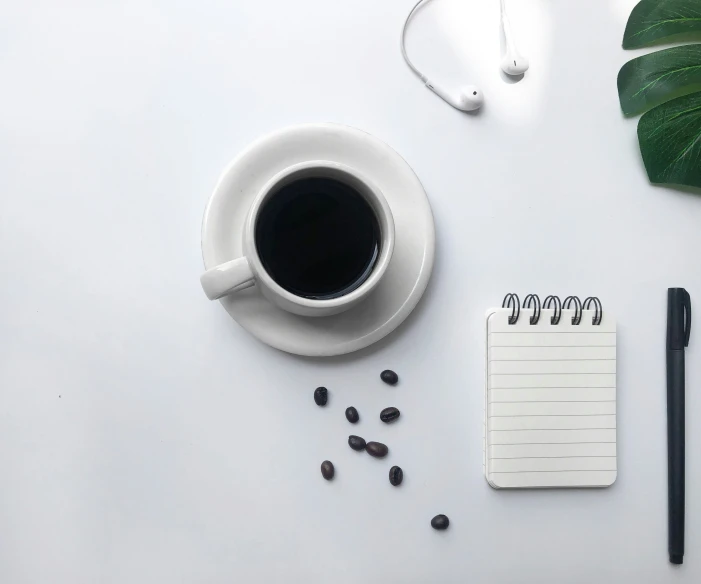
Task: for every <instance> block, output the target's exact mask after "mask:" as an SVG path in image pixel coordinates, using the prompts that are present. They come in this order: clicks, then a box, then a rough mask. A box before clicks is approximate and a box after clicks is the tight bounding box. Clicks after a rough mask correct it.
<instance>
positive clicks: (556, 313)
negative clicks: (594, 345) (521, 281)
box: [501, 294, 604, 326]
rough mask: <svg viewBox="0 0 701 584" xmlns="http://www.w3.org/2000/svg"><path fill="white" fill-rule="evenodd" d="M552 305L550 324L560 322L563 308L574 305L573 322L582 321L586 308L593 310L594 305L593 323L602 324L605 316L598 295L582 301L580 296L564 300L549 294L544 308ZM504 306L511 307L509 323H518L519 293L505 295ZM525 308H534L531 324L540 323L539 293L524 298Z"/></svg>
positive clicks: (566, 308) (576, 323)
mask: <svg viewBox="0 0 701 584" xmlns="http://www.w3.org/2000/svg"><path fill="white" fill-rule="evenodd" d="M551 306H552V308H553V315H552V316H551V317H550V324H553V325H555V324H559V323H560V318H562V310H563V308H564V309H565V310H569V309H570V307H572V306H573V307H574V316H573V317H572V324H573V325H579V324H581V322H582V316H583V315H584V311H585V310H591V307H592V306H593V307H594V316H592V319H591V323H592V324H593V325H594V326H598V325H600V324H601V321H602V319H603V318H604V308H603V306H602V305H601V301H600V300H599V299H598V298H597V297H596V296H589V297H588V298H586V299H585V300H584V302H582V301H581V300H580V299H579V297H578V296H568V297H567V298H565V301H564V302H561V301H560V297H559V296H552V295H551V296H548V297H547V298H546V299H545V302H544V303H543V304H542V308H545V309H546V310H548V309H549V308H550V307H551ZM501 307H502V308H510V309H511V315H510V316H509V324H516V323H517V322H518V319H519V317H520V316H521V302H520V300H519V298H518V295H517V294H507V295H506V296H504V301H503V302H502V303H501ZM523 308H525V309H531V308H532V309H533V313H532V314H531V316H530V318H529V322H530V323H531V324H538V321H539V320H540V314H541V303H540V298H539V297H538V295H537V294H529V295H528V296H526V297H525V298H524V299H523Z"/></svg>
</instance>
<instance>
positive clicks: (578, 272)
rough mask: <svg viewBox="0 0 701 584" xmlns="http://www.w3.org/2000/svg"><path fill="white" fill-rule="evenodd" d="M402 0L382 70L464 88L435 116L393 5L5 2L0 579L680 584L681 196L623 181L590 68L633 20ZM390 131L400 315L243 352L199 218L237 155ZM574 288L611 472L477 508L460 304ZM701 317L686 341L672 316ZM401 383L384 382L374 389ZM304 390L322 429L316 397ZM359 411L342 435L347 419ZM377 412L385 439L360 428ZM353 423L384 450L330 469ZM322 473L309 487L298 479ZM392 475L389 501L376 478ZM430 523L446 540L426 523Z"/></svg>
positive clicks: (692, 454)
mask: <svg viewBox="0 0 701 584" xmlns="http://www.w3.org/2000/svg"><path fill="white" fill-rule="evenodd" d="M510 4H511V9H512V10H511V12H512V15H511V17H512V23H513V25H514V27H515V29H516V32H517V34H518V36H519V37H520V39H521V41H522V42H521V45H522V50H523V52H524V53H526V54H527V55H528V56H529V57H530V60H531V64H532V65H531V70H530V71H529V72H528V73H527V75H526V77H525V79H524V80H523V81H522V82H521V83H518V84H508V83H506V82H505V80H504V79H503V78H502V77H501V75H500V73H499V67H498V62H499V37H498V3H497V2H496V0H492V1H491V2H488V3H485V2H483V3H478V2H476V1H474V2H473V1H470V2H468V1H467V0H465V1H462V0H440V1H436V2H433V3H432V4H429V5H428V6H427V7H425V8H424V9H422V10H421V11H420V12H419V14H418V16H417V18H416V20H415V21H414V23H413V25H412V27H411V30H410V34H409V51H410V54H411V55H412V56H413V57H414V59H415V60H416V62H417V63H418V64H420V66H421V67H423V68H424V69H426V71H427V72H431V73H432V75H431V76H432V77H433V78H434V79H435V80H437V81H438V80H440V81H442V82H444V83H445V84H447V85H450V86H453V84H460V83H477V84H479V85H480V86H481V87H482V89H483V90H484V92H485V94H486V96H487V102H486V105H485V108H484V110H483V111H482V112H481V114H480V115H477V116H471V115H464V114H461V113H459V112H457V111H454V110H453V109H451V108H450V107H448V106H447V105H445V104H444V103H443V102H441V101H440V100H439V99H438V98H437V97H435V96H434V95H432V94H431V93H430V92H429V91H427V90H426V89H424V88H422V87H421V84H420V83H419V81H418V80H417V79H415V78H414V77H413V76H412V75H411V74H410V72H409V70H408V69H407V68H406V67H405V65H404V64H403V62H402V60H401V57H400V54H399V48H398V35H399V29H400V25H401V23H402V21H403V18H404V17H405V16H406V13H407V12H408V10H409V8H410V7H411V2H404V1H399V0H392V2H378V1H377V0H355V1H353V2H350V1H337V2H329V1H328V0H298V1H297V2H286V1H282V0H269V1H267V2H242V1H241V0H235V1H233V2H232V1H231V0H228V1H211V2H199V3H196V2H172V1H165V0H162V1H159V2H142V1H136V0H134V1H125V2H121V3H116V2H114V3H109V2H94V1H87V0H86V1H80V0H66V1H65V2H61V3H58V2H38V1H26V2H14V3H7V4H6V6H5V7H4V10H3V17H2V20H1V21H0V79H1V80H2V91H1V92H0V105H1V108H0V200H1V202H2V207H1V209H2V212H1V213H0V265H1V266H2V270H3V274H4V277H3V282H2V285H1V286H0V349H1V350H0V582H3V584H5V583H6V584H23V583H45V582H52V583H64V582H65V583H71V584H79V583H90V584H92V583H97V582H100V583H124V582H129V583H132V584H135V583H142V582H143V583H154V582H187V583H195V582H196V583H204V582H208V583H230V582H241V583H244V582H245V583H258V582H260V583H270V582H304V583H311V582H363V583H370V582H378V583H379V582H383V583H385V582H461V583H462V582H470V583H472V584H476V583H490V584H498V583H507V582H533V583H539V584H548V583H557V584H560V583H562V582H572V583H580V582H581V583H590V582H597V583H608V582H631V583H633V582H635V583H636V584H645V583H655V584H660V583H665V582H677V583H678V582H684V583H692V582H698V581H699V580H700V579H701V567H700V566H701V499H700V498H699V492H701V488H700V487H701V415H700V413H701V391H698V389H699V383H700V382H701V362H700V358H701V325H695V327H698V328H695V329H694V330H695V331H696V332H694V331H692V336H691V346H690V348H689V351H688V354H687V355H688V360H689V366H688V370H689V371H688V394H687V400H688V401H687V424H688V430H687V458H686V463H687V493H688V498H687V508H686V518H687V530H686V543H687V557H686V563H685V565H684V566H682V567H678V568H674V567H672V566H670V565H669V564H668V563H667V552H666V546H667V541H666V538H667V534H666V523H667V494H666V480H667V476H666V464H667V458H666V417H665V369H664V337H665V310H666V289H667V287H668V286H685V287H687V288H688V289H689V291H690V292H691V294H692V298H693V301H694V302H695V304H696V305H699V304H700V303H701V271H699V269H698V265H699V250H700V249H701V198H700V197H699V196H698V194H692V193H688V192H680V191H678V190H671V189H665V188H659V187H653V186H650V185H649V184H648V181H647V178H646V176H645V172H644V169H643V167H642V162H641V159H640V155H639V152H638V147H637V140H636V136H635V126H636V123H637V120H635V119H633V120H625V119H623V118H622V116H621V114H620V112H619V106H618V100H617V94H616V75H617V72H618V69H619V67H620V66H621V65H622V64H623V63H624V62H625V61H626V60H627V59H629V58H632V56H633V53H627V52H624V51H623V50H621V49H620V42H621V38H622V34H623V29H624V26H625V20H626V17H627V14H628V13H629V11H630V9H631V7H632V6H633V5H634V4H635V1H634V0H619V1H616V2H613V1H604V0H596V1H593V2H576V3H575V2H551V1H548V0H528V1H526V0H520V1H517V0H513V1H512V2H511V3H510ZM306 121H333V122H340V123H346V124H350V125H353V126H357V127H359V128H362V129H364V130H367V131H369V132H371V133H373V134H375V135H377V136H378V137H380V138H381V139H383V140H385V141H387V142H388V143H389V144H390V145H392V146H393V147H394V148H395V149H397V151H398V152H399V153H400V154H402V155H403V156H404V157H405V158H406V160H407V161H408V162H409V164H411V165H412V167H413V168H414V170H415V171H416V172H417V174H418V175H419V177H420V178H421V180H422V181H423V183H424V185H425V187H426V190H427V192H428V194H429V196H430V199H431V203H432V205H433V209H434V213H435V220H436V227H437V237H438V255H437V258H436V267H435V272H434V276H433V279H432V281H431V284H430V286H429V289H428V292H427V294H426V296H425V298H424V300H423V301H422V302H421V304H420V305H419V307H418V309H417V310H416V312H415V313H414V315H412V317H411V318H410V319H409V320H408V321H407V322H406V323H405V324H404V325H403V326H402V327H401V328H400V329H399V330H398V331H397V332H395V333H394V334H393V335H391V336H390V337H388V338H387V339H386V340H385V341H383V342H381V343H379V344H378V345H376V346H375V347H373V348H371V349H367V350H365V351H363V352H361V353H359V354H355V355H350V356H347V357H343V358H334V359H328V360H309V359H303V358H298V357H293V356H290V355H287V354H282V353H279V352H277V351H275V350H272V349H270V348H268V347H266V346H263V345H261V344H260V343H258V342H257V341H254V340H253V339H252V338H251V337H249V335H248V334H246V333H245V332H244V331H243V330H241V329H240V328H239V327H238V326H237V325H236V324H235V323H234V322H233V321H231V320H230V319H229V318H228V316H227V315H226V313H225V312H224V311H223V310H222V308H221V307H220V306H219V305H218V304H216V303H209V302H208V301H207V300H206V299H205V297H204V294H203V293H202V291H201V289H200V286H199V282H198V277H199V274H200V271H201V269H202V262H201V258H200V250H199V229H200V220H201V216H202V211H203V209H204V206H205V204H206V202H207V199H208V197H209V195H210V192H211V190H212V188H213V186H214V183H215V181H216V179H217V177H218V175H219V172H220V171H221V169H222V168H223V167H224V165H225V164H226V163H227V162H228V161H229V160H230V159H231V158H232V157H234V156H235V155H236V154H237V152H239V151H240V150H241V149H242V148H243V147H244V146H246V145H247V144H248V143H249V142H250V141H251V140H253V139H255V138H257V137H258V136H259V135H261V134H264V133H266V132H269V131H271V130H274V129H276V128H279V127H282V126H285V125H290V124H295V123H299V122H306ZM509 291H515V292H519V293H520V294H521V295H522V296H523V295H524V294H526V293H528V292H537V293H539V294H540V295H541V298H543V297H544V296H545V295H547V294H549V293H556V294H560V295H567V294H579V295H581V296H587V295H590V294H596V295H598V296H600V297H601V299H602V300H603V302H604V307H605V309H607V310H610V311H613V312H615V313H616V314H617V317H618V323H619V336H618V342H619V353H618V355H619V361H618V367H619V375H618V385H619V412H618V427H619V429H618V440H619V459H618V464H619V477H618V481H617V483H616V484H615V485H614V486H613V487H612V488H610V489H607V490H591V491H534V492H525V491H521V492H497V491H494V490H492V489H490V488H489V487H488V486H487V483H486V482H485V480H484V477H483V476H482V474H481V471H482V460H481V455H482V451H481V436H482V420H481V416H482V397H483V394H482V391H483V349H484V348H483V335H482V331H483V315H484V311H485V309H486V308H487V307H488V306H491V305H494V304H496V303H499V302H500V301H501V299H502V297H503V295H504V294H505V293H506V292H509ZM699 322H701V321H699ZM386 367H391V368H393V369H396V370H397V371H398V372H399V373H400V375H401V378H402V381H401V385H400V386H398V387H397V388H394V389H392V388H388V387H386V386H383V385H382V384H381V383H380V382H379V379H378V374H379V372H380V371H381V370H382V369H384V368H386ZM322 384H323V385H326V386H327V387H328V388H329V389H330V391H331V399H330V402H329V405H328V407H327V408H326V409H325V410H321V409H319V408H317V407H316V406H315V405H314V403H313V401H312V392H313V389H314V388H315V387H316V386H317V385H322ZM349 405H354V406H356V407H357V408H358V409H359V411H360V413H361V416H362V421H361V423H360V425H359V426H358V427H357V428H352V427H350V426H349V424H348V423H347V422H346V421H345V419H344V416H343V411H344V409H345V408H346V407H347V406H349ZM388 405H396V406H397V407H399V408H400V409H401V410H402V419H401V421H400V422H399V423H398V424H397V425H396V426H393V427H385V426H383V425H381V424H380V422H379V420H377V418H376V416H377V413H378V412H379V410H380V409H381V408H382V407H385V406H388ZM351 432H353V433H357V434H360V435H364V436H366V437H367V438H375V439H379V440H381V441H386V442H387V443H388V444H389V445H390V447H391V459H388V460H385V461H378V460H374V459H370V458H369V457H363V456H356V455H355V453H354V452H352V451H351V450H350V449H349V448H348V446H347V444H346V439H347V436H348V434H350V433H351ZM325 458H329V459H331V460H333V461H334V462H335V463H336V467H337V476H336V480H335V481H334V482H333V483H327V482H325V481H324V480H322V478H321V475H320V473H319V464H320V463H321V461H322V460H324V459H325ZM390 463H391V464H400V465H401V466H402V467H403V468H404V470H405V482H404V484H403V485H402V486H401V487H400V488H398V489H394V488H392V487H391V486H390V485H389V483H388V481H387V468H388V467H389V466H390ZM437 513H446V514H447V515H449V517H450V519H451V526H450V529H449V530H448V531H447V532H444V533H439V532H436V531H434V530H432V529H431V528H430V526H429V521H430V519H431V517H432V516H433V515H435V514H437Z"/></svg>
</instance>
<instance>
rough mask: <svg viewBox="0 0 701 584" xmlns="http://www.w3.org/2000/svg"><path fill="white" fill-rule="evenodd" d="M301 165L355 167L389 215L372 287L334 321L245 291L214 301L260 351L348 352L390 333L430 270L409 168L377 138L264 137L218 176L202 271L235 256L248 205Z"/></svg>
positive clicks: (420, 196)
mask: <svg viewBox="0 0 701 584" xmlns="http://www.w3.org/2000/svg"><path fill="white" fill-rule="evenodd" d="M308 160H332V161H336V162H341V163H343V164H347V165H349V166H353V167H355V168H357V169H358V170H359V171H360V172H362V173H363V174H364V175H366V176H367V177H368V178H369V179H370V180H372V181H373V182H374V183H375V184H376V185H377V186H378V187H379V188H380V190H381V191H382V193H383V194H384V196H385V198H386V199H387V202H388V204H389V206H390V208H391V209H392V214H393V216H394V223H395V231H396V242H395V247H394V255H393V256H392V261H391V262H390V265H389V267H388V268H387V272H386V273H385V275H384V278H383V279H382V281H381V282H380V284H379V285H378V287H377V289H376V290H375V291H374V292H373V293H372V295H371V296H370V297H369V298H367V299H366V300H365V301H364V302H362V303H361V304H360V305H358V306H357V307H355V308H352V309H351V310H349V311H347V312H343V313H341V314H337V315H335V316H327V317H319V318H310V317H302V316H296V315H294V314H291V313H289V312H286V311H284V310H282V309H280V308H278V307H276V306H274V305H273V304H272V303H270V302H268V301H267V300H266V299H265V298H263V296H262V295H261V294H260V292H258V291H257V290H256V287H255V286H254V287H253V288H249V289H248V290H244V291H242V292H238V293H236V294H232V295H230V296H227V297H225V298H223V299H222V300H221V303H222V305H223V306H224V308H225V309H226V311H227V312H228V313H229V314H230V315H231V316H232V318H234V320H236V321H237V322H238V323H239V324H240V325H241V326H242V327H243V328H245V329H246V330H247V331H248V332H250V333H251V334H252V335H254V336H255V337H257V338H258V339H260V340H261V341H263V342H264V343H267V344H268V345H270V346H272V347H275V348H276V349H280V350H282V351H287V352H288V353H295V354H297V355H307V356H315V357H321V356H331V355H342V354H344V353H351V352H353V351H357V350H358V349H362V348H364V347H367V346H368V345H371V344H372V343H375V342H376V341H379V340H380V339H381V338H383V337H384V336H386V335H388V334H389V333H391V332H392V331H393V330H394V329H395V328H397V327H398V326H399V325H400V324H401V323H402V322H403V321H404V319H406V317H407V316H409V314H410V313H411V311H412V310H413V309H414V307H415V306H416V304H417V303H418V301H419V299H420V298H421V296H422V295H423V293H424V290H425V289H426V285H427V284H428V280H429V278H430V277H431V270H432V268H433V257H434V253H435V245H436V240H435V231H434V226H433V214H432V213H431V207H430V205H429V202H428V199H427V198H426V193H425V192H424V189H423V187H422V186H421V183H420V182H419V179H418V178H417V177H416V175H415V174H414V172H413V171H412V170H411V167H409V165H408V164H407V163H406V162H405V161H404V159H403V158H402V157H401V156H399V154H397V153H396V152H395V151H394V150H392V149H391V148H390V147H389V146H387V144H385V143H384V142H381V141H380V140H378V139H377V138H375V137H373V136H371V135H370V134H366V133H365V132H361V131H360V130H356V129H355V128H350V127H348V126H339V125H335V124H306V125H302V126H294V127H291V128H286V129H283V130H281V131H278V132H275V133H273V134H270V135H268V136H265V137H263V138H261V139H259V140H257V141H256V142H254V143H253V144H252V145H251V146H249V147H248V148H247V149H246V150H245V151H244V152H243V153H242V154H241V155H240V156H239V157H238V158H236V159H235V160H234V161H233V162H232V163H231V164H229V166H228V168H227V169H226V170H225V171H224V173H223V174H222V176H221V178H220V179H219V183H218V184H217V186H216V188H215V189H214V193H213V194H212V197H211V198H210V200H209V204H208V205H207V209H206V210H205V213H204V220H203V222H202V257H203V259H204V265H205V268H206V269H209V268H212V267H214V266H216V265H218V264H222V263H224V262H227V261H229V260H233V259H235V258H237V257H240V256H241V255H242V249H241V247H242V246H241V230H242V227H243V223H244V220H245V218H246V214H247V212H248V209H249V206H250V204H251V202H252V200H253V198H254V197H255V195H256V194H257V193H258V191H259V190H260V189H261V188H262V187H263V186H264V184H265V183H266V182H267V181H268V180H269V179H270V177H272V176H273V175H275V174H276V173H278V172H280V171H281V170H283V169H285V168H287V167H288V166H291V165H293V164H297V163H299V162H305V161H308Z"/></svg>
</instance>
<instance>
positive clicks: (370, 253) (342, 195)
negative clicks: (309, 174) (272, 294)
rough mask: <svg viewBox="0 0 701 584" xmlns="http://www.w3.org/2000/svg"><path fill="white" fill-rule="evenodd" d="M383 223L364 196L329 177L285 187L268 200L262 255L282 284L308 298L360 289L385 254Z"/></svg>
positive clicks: (259, 231)
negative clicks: (381, 249) (382, 247)
mask: <svg viewBox="0 0 701 584" xmlns="http://www.w3.org/2000/svg"><path fill="white" fill-rule="evenodd" d="M380 239H381V233H380V226H379V224H378V221H377V217H376V216H375V213H374V211H373V209H372V207H371V206H370V205H369V204H368V202H367V201H366V200H365V198H363V196H362V195H361V194H360V193H358V192H357V191H356V190H354V189H353V188H352V187H350V186H348V185H346V184H344V183H342V182H339V181H337V180H333V179H329V178H305V179H300V180H297V181H294V182H292V183H290V184H288V185H285V186H283V187H282V188H281V189H280V190H278V191H277V192H275V193H273V194H271V195H270V196H269V197H268V199H267V200H266V201H265V202H264V203H263V206H262V207H261V210H260V213H259V215H258V221H257V223H256V226H255V242H256V248H257V250H258V255H259V256H260V259H261V261H262V263H263V266H264V267H265V269H266V271H267V272H268V273H269V274H270V276H271V277H272V278H273V280H275V281H276V282H277V283H278V284H279V285H280V286H281V287H282V288H284V289H285V290H288V291H289V292H292V293H293V294H296V295H298V296H302V297H305V298H312V299H315V300H324V299H329V298H338V297H339V296H343V295H345V294H348V293H349V292H351V291H353V290H355V289H356V288H358V287H359V286H360V285H361V284H362V283H363V282H364V281H365V280H366V279H367V278H368V276H369V275H370V274H371V273H372V270H373V268H374V266H375V263H376V262H377V258H378V257H379V254H380Z"/></svg>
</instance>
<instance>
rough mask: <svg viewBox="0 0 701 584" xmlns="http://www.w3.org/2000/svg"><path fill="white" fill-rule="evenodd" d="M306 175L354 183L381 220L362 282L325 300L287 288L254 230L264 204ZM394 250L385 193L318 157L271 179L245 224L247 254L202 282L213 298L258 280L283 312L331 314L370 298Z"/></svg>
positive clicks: (352, 171)
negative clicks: (375, 251) (268, 264)
mask: <svg viewBox="0 0 701 584" xmlns="http://www.w3.org/2000/svg"><path fill="white" fill-rule="evenodd" d="M305 178H330V179H333V180H336V181H338V182H341V183H343V184H345V185H347V186H349V187H351V188H352V189H353V190H355V191H356V192H357V193H359V194H360V195H361V196H362V197H363V198H364V199H365V201H366V202H367V203H368V204H369V205H370V207H371V208H372V210H373V212H374V213H375V217H376V218H377V223H378V225H379V229H380V238H379V239H380V246H379V247H380V251H379V256H378V257H377V259H376V261H375V263H374V265H373V268H372V271H371V272H370V274H369V275H368V276H367V277H366V278H365V280H364V281H363V282H362V283H361V284H360V285H359V286H357V287H356V288H354V289H352V290H351V291H349V292H348V293H347V294H344V295H342V296H339V297H335V298H330V299H321V300H320V299H314V298H306V297H303V296H298V295H296V294H294V293H292V292H290V291H288V290H286V289H284V288H283V287H282V286H280V285H279V284H278V283H277V282H276V281H275V280H274V279H273V278H272V276H271V275H270V274H269V273H268V272H267V271H266V269H265V267H264V266H263V263H262V261H261V259H260V256H259V255H258V250H257V249H256V243H255V229H256V224H257V220H258V216H259V213H260V210H261V208H262V206H263V204H264V203H265V202H266V201H267V200H268V198H269V197H274V196H275V195H276V193H278V192H279V191H280V189H282V188H283V187H285V186H286V185H289V184H291V183H293V182H295V181H298V180H301V179H305ZM320 244H323V242H320ZM393 251H394V220H393V218H392V211H391V210H390V208H389V205H388V204H387V201H386V200H385V198H384V196H383V195H382V192H381V191H380V190H379V189H378V188H377V187H376V186H375V185H374V184H372V182H371V181H369V180H368V179H367V178H366V177H364V176H363V175H362V174H361V173H359V172H358V171H357V170H355V169H353V168H351V167H349V166H346V165H344V164H339V163H336V162H330V161H327V160H315V161H310V162H303V163H300V164H296V165H294V166H290V167H288V168H286V169H285V170H283V171H281V172H279V173H278V174H277V175H275V176H274V177H273V178H272V179H270V180H269V181H268V183H267V184H266V185H265V186H264V187H263V188H262V189H261V191H260V192H259V193H258V195H257V196H256V198H255V199H254V201H253V204H252V205H251V208H250V210H249V212H248V215H247V217H246V222H245V224H244V228H243V253H244V256H243V257H240V258H238V259H235V260H231V261H229V262H226V263H224V264H221V265H219V266H216V267H214V268H211V269H209V270H207V271H206V272H205V273H204V274H202V276H201V278H200V282H201V283H202V288H203V289H204V292H205V294H206V295H207V298H209V299H210V300H217V299H219V298H222V297H223V296H226V295H228V294H235V293H236V292H239V291H240V290H243V289H245V288H248V287H250V286H253V285H254V284H255V285H256V286H258V287H259V288H260V291H261V292H262V293H263V295H264V296H265V297H266V298H267V299H268V300H270V301H271V302H273V303H275V304H276V305H278V306H279V307H280V308H283V309H284V310H287V311H289V312H292V313H294V314H299V315H302V316H328V315H331V314H338V313H339V312H343V311H345V310H348V309H349V308H351V307H353V306H355V305H356V304H358V303H359V302H361V301H362V300H364V299H365V298H367V297H368V295H369V294H370V293H371V292H372V291H373V290H374V289H375V287H376V286H377V285H378V284H379V282H380V280H381V279H382V276H383V275H384V273H385V271H386V270H387V266H388V265H389V263H390V260H391V258H392V253H393Z"/></svg>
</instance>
